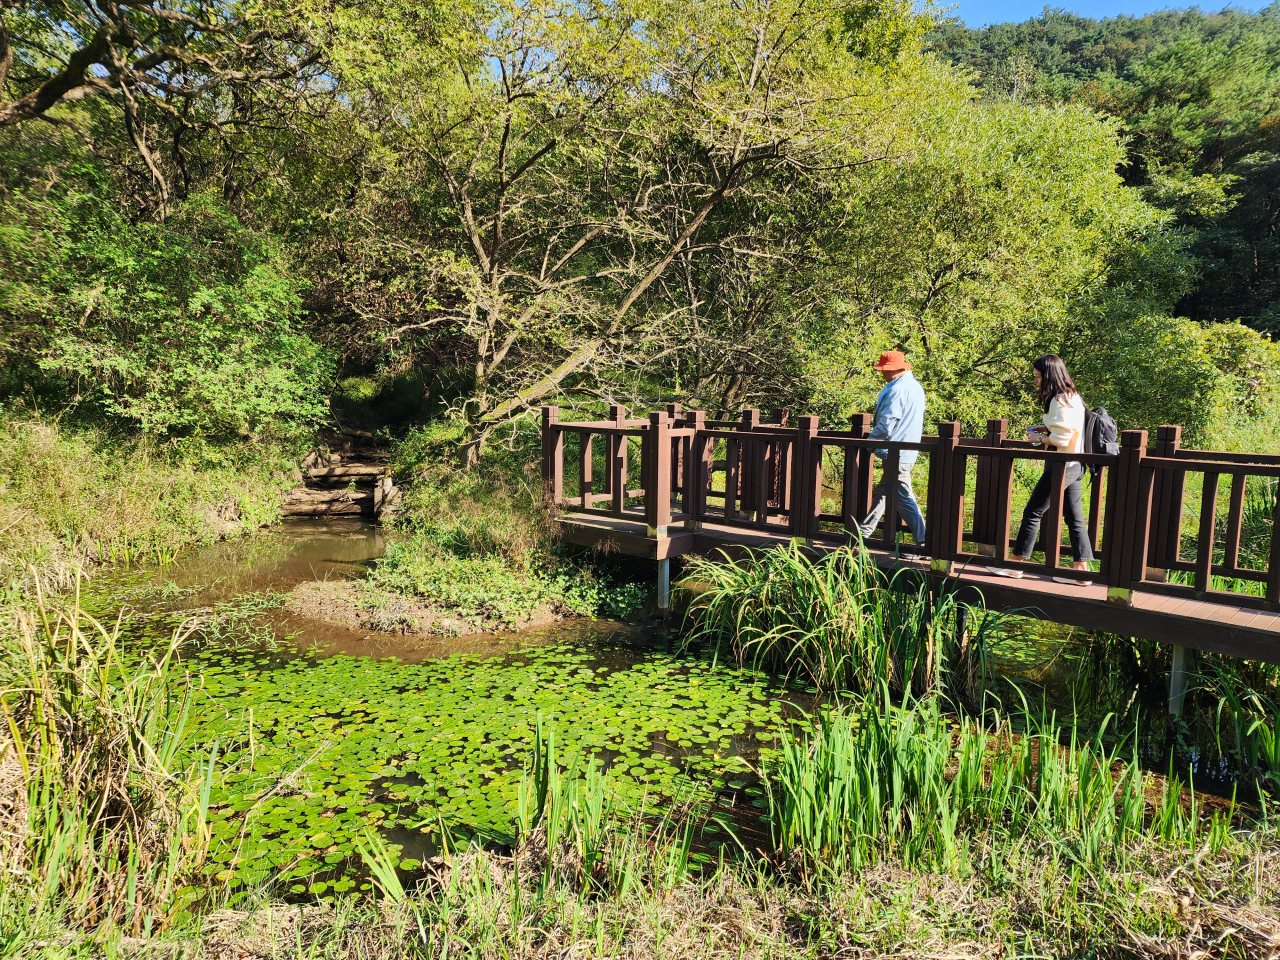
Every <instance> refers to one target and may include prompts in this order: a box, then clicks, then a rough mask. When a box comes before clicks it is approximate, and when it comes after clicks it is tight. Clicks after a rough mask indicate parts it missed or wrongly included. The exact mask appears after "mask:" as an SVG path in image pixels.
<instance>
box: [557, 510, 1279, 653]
mask: <svg viewBox="0 0 1280 960" xmlns="http://www.w3.org/2000/svg"><path fill="white" fill-rule="evenodd" d="M559 520H560V523H561V526H562V528H563V532H564V536H565V539H566V540H568V541H570V542H572V543H579V544H584V545H587V546H597V547H602V548H604V549H608V550H617V551H619V552H622V553H626V554H629V555H632V556H640V557H649V558H651V559H663V558H667V557H679V556H682V555H684V554H687V553H698V554H701V555H704V556H705V555H713V554H714V553H715V552H716V551H717V550H721V551H724V552H725V553H726V554H728V555H729V556H730V557H734V558H739V557H742V556H746V555H747V554H748V552H749V551H751V550H757V549H760V548H767V547H770V546H782V545H785V544H788V543H789V542H790V541H791V537H790V535H789V532H788V530H787V528H786V527H785V526H783V525H781V524H779V530H778V532H777V533H774V532H773V531H766V530H760V529H743V528H739V527H734V526H732V525H730V524H724V523H715V522H704V523H703V524H702V526H701V528H700V529H698V530H692V529H686V528H684V527H670V528H668V536H667V537H664V538H660V539H658V538H652V537H649V536H648V528H647V527H646V525H645V523H644V521H643V518H634V519H633V515H628V516H625V517H620V518H619V517H602V516H598V515H593V514H587V515H584V514H574V513H570V514H565V515H563V516H561V517H560V518H559ZM839 546H840V544H839V543H834V542H823V541H815V542H814V543H812V544H811V545H810V546H809V547H808V548H807V549H809V550H810V551H811V552H812V553H814V554H823V553H828V552H830V551H832V550H834V549H836V548H837V547H839ZM870 553H871V556H872V557H873V559H874V560H875V562H876V563H877V565H879V566H881V567H884V568H897V567H905V568H907V569H909V570H911V571H913V574H912V575H913V576H918V577H921V578H925V577H928V578H931V579H933V580H935V581H942V582H945V583H946V584H947V585H948V586H949V587H950V588H951V589H954V590H956V591H957V592H958V594H959V599H961V600H962V601H963V602H967V603H978V602H981V603H983V604H985V605H986V606H987V607H988V608H989V609H992V610H1006V611H1008V610H1016V611H1017V612H1018V613H1019V614H1021V615H1026V616H1032V617H1038V618H1041V619H1047V620H1055V621H1057V622H1059V623H1064V624H1068V625H1071V626H1076V627H1080V628H1082V629H1085V630H1100V631H1107V632H1110V633H1118V634H1121V635H1123V636H1132V637H1143V638H1146V639H1149V640H1154V641H1157V642H1160V643H1171V644H1172V643H1176V644H1180V645H1182V646H1188V647H1193V648H1196V649H1200V650H1209V651H1214V652H1218V653H1224V654H1228V655H1230V656H1237V657H1245V658H1248V659H1252V660H1265V661H1267V662H1270V663H1280V611H1264V610H1257V609H1255V608H1247V607H1241V606H1238V605H1236V604H1233V603H1231V602H1229V601H1228V602H1223V603H1218V602H1210V601H1206V600H1197V599H1193V598H1189V597H1176V596H1170V595H1168V594H1154V593H1144V592H1139V593H1138V594H1137V595H1136V596H1135V597H1134V604H1133V606H1129V607H1126V606H1118V605H1115V604H1111V603H1108V602H1107V600H1106V587H1105V586H1103V585H1101V584H1097V585H1091V586H1086V587H1081V586H1077V585H1075V584H1065V583H1054V582H1053V580H1052V578H1051V577H1049V576H1047V575H1044V576H1042V575H1037V574H1029V575H1025V576H1024V577H1023V578H1022V579H1018V580H1015V579H1012V578H1008V577H1001V576H998V575H996V574H993V573H991V572H989V571H988V570H987V569H986V567H985V566H984V565H981V564H978V563H971V564H969V565H966V566H962V567H958V568H957V569H956V571H955V574H954V575H953V576H949V577H941V576H939V575H938V574H934V573H931V572H929V561H928V560H927V559H925V560H918V561H904V560H900V559H897V558H895V557H893V556H892V555H890V554H888V553H886V552H884V551H878V550H872V551H870ZM1062 575H1064V576H1069V575H1070V572H1069V570H1068V569H1067V568H1063V570H1062Z"/></svg>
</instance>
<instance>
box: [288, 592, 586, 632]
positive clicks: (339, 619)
mask: <svg viewBox="0 0 1280 960" xmlns="http://www.w3.org/2000/svg"><path fill="white" fill-rule="evenodd" d="M285 607H286V608H287V609H288V610H290V611H292V612H293V613H296V614H299V615H301V616H304V617H310V618H311V619H313V620H324V621H326V622H328V623H335V624H338V625H339V626H343V627H348V628H350V629H353V630H376V631H378V632H379V633H399V634H411V635H416V636H446V637H460V636H470V635H473V634H488V633H499V632H502V631H505V630H523V629H525V628H526V627H540V626H546V625H547V624H550V623H554V622H555V621H556V620H559V619H561V618H560V617H559V616H557V615H556V614H555V613H554V612H553V611H552V610H550V609H548V608H539V609H538V610H536V611H534V614H533V616H532V617H530V618H529V619H527V620H522V621H519V622H517V623H506V622H503V621H498V620H484V619H480V618H470V617H462V616H459V615H458V614H457V613H456V612H455V611H451V610H441V609H438V608H436V607H433V606H432V605H431V604H429V603H424V602H422V601H421V600H416V599H413V598H410V597H405V596H401V595H400V594H395V593H389V592H386V591H383V590H378V589H377V588H375V587H371V586H370V585H369V584H367V583H365V582H364V581H360V580H314V581H310V582H307V583H301V584H299V585H298V586H297V587H295V588H294V589H293V591H292V592H290V593H289V594H288V595H287V596H286V598H285Z"/></svg>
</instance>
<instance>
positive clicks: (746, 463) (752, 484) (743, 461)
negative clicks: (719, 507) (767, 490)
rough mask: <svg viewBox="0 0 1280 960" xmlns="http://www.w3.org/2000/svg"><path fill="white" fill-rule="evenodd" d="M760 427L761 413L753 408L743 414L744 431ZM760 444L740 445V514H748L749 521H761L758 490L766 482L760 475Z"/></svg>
mask: <svg viewBox="0 0 1280 960" xmlns="http://www.w3.org/2000/svg"><path fill="white" fill-rule="evenodd" d="M759 426H760V411H759V410H758V409H757V408H756V407H751V408H750V409H748V410H744V411H743V412H742V430H743V431H744V432H747V433H750V432H751V431H752V430H755V429H756V428H757V427H759ZM757 446H758V444H757V443H756V442H755V441H753V440H747V439H744V440H742V441H741V442H740V443H739V444H738V503H739V512H741V513H744V514H746V517H747V519H748V520H759V519H760V517H759V516H758V514H757V510H756V488H757V487H758V486H759V485H760V484H761V483H763V482H764V478H763V477H761V476H760V475H759V470H758V469H757V466H758V465H757V463H756V461H757V460H758V459H759V455H758V453H757V451H756V447H757Z"/></svg>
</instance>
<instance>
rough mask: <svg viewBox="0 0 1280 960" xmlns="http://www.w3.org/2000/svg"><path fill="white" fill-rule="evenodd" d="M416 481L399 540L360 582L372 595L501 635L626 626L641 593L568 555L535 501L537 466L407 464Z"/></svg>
mask: <svg viewBox="0 0 1280 960" xmlns="http://www.w3.org/2000/svg"><path fill="white" fill-rule="evenodd" d="M411 462H412V463H413V468H412V469H413V472H414V475H415V479H414V481H413V484H412V486H410V487H409V489H408V492H407V494H406V498H405V502H404V504H403V506H402V508H401V509H400V510H399V512H398V514H397V516H396V518H395V521H394V528H395V530H396V533H397V537H396V538H395V539H393V540H392V542H391V543H389V544H388V545H387V551H386V554H385V555H384V556H383V557H382V559H381V560H380V561H379V562H378V565H377V567H376V568H375V569H374V571H373V573H372V575H371V576H370V578H369V580H368V587H369V588H370V591H371V592H366V594H365V596H364V597H363V600H362V602H363V603H364V604H365V605H366V606H368V607H370V608H376V607H378V606H379V592H386V593H392V594H400V595H404V596H410V597H414V598H418V599H420V600H422V601H423V602H425V603H427V604H429V605H431V606H432V607H433V608H436V609H438V610H439V611H440V612H441V613H444V614H447V615H448V616H449V617H450V618H456V619H458V620H461V621H463V622H465V623H468V624H470V625H471V626H472V627H473V628H476V629H507V628H510V627H514V626H519V625H521V624H523V623H528V622H530V621H532V620H536V619H537V618H538V617H539V616H540V615H547V614H556V615H574V616H589V617H596V616H601V617H609V618H612V619H627V618H629V617H632V616H634V615H636V614H637V613H639V612H640V610H641V608H642V607H643V605H644V603H645V600H646V599H647V590H646V589H644V588H642V587H641V586H639V585H638V584H634V583H628V582H626V581H625V580H624V579H623V578H620V577H613V576H610V575H608V574H607V573H605V572H604V571H603V570H601V569H600V567H599V566H598V565H596V564H593V563H588V562H583V561H582V560H579V559H577V558H575V557H572V556H570V555H568V553H567V551H566V550H565V549H564V548H563V546H562V545H561V544H560V543H559V530H558V527H557V525H556V524H555V522H554V521H553V520H551V518H550V515H549V514H548V512H547V510H546V507H545V505H544V504H543V502H542V497H541V491H542V486H541V481H540V480H539V479H538V478H537V476H536V465H535V464H528V463H524V462H522V461H520V460H519V459H518V458H517V459H511V458H506V459H493V460H489V461H482V463H481V466H480V467H478V468H477V469H475V470H473V471H466V472H464V471H459V470H457V469H456V468H455V467H453V466H451V465H448V464H443V463H440V462H438V461H430V460H428V461H425V462H422V461H416V460H415V461H411Z"/></svg>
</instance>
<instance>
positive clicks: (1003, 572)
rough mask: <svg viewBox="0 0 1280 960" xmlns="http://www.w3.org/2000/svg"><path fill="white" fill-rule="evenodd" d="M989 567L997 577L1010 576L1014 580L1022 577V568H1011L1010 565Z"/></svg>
mask: <svg viewBox="0 0 1280 960" xmlns="http://www.w3.org/2000/svg"><path fill="white" fill-rule="evenodd" d="M987 569H988V570H990V571H991V572H992V573H994V574H995V575H996V576H997V577H1010V578H1012V579H1014V580H1021V579H1022V571H1021V570H1010V569H1009V568H1008V567H987Z"/></svg>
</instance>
